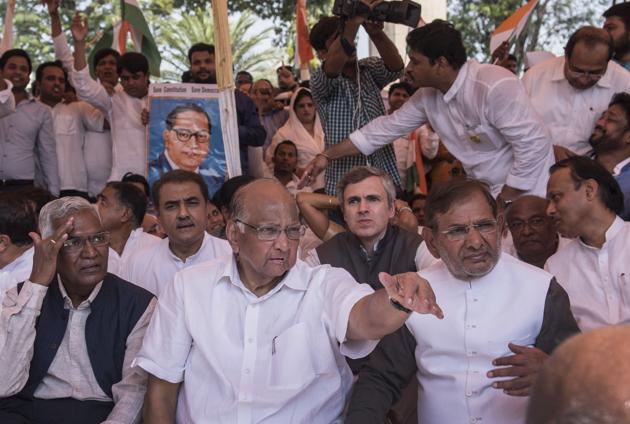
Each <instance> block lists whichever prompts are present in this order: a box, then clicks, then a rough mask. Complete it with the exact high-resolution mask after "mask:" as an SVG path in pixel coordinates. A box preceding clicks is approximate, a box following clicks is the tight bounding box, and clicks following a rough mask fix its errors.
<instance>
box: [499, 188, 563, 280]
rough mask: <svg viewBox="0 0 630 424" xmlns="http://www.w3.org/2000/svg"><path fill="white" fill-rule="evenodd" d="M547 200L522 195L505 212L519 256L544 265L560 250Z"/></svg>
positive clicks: (530, 262) (536, 264)
mask: <svg viewBox="0 0 630 424" xmlns="http://www.w3.org/2000/svg"><path fill="white" fill-rule="evenodd" d="M547 203H548V202H547V199H543V198H542V197H537V196H521V197H519V198H518V199H516V200H515V201H514V203H512V205H511V206H510V207H509V209H508V210H507V212H506V216H505V220H506V223H507V226H508V228H509V229H510V233H511V234H512V240H513V241H514V249H516V253H517V255H518V257H519V258H520V259H521V260H523V261H525V262H527V263H529V264H531V265H534V266H537V267H540V268H542V267H543V266H544V264H545V262H546V261H547V259H548V258H549V256H551V255H553V254H554V253H556V250H557V248H558V241H559V238H558V234H557V230H556V228H555V225H554V224H553V220H552V219H551V218H549V217H548V216H547Z"/></svg>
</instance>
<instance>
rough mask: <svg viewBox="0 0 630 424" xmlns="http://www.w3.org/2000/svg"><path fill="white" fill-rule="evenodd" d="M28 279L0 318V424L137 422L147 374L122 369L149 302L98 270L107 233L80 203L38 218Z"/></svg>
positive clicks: (61, 205)
mask: <svg viewBox="0 0 630 424" xmlns="http://www.w3.org/2000/svg"><path fill="white" fill-rule="evenodd" d="M39 222H40V230H41V235H42V236H41V237H40V236H39V235H37V234H36V233H31V234H32V238H33V241H34V243H35V254H34V258H33V270H32V272H31V275H30V277H29V278H28V279H27V280H26V281H25V282H24V283H21V284H20V285H18V286H17V287H14V288H12V289H11V290H9V291H8V292H7V293H6V297H5V299H4V304H3V308H2V314H1V316H0V361H1V362H2V364H4V365H3V366H2V367H0V397H1V398H2V399H0V422H2V423H11V424H13V423H42V424H43V423H46V424H62V423H63V424H74V423H76V424H90V423H94V424H96V423H102V422H107V423H128V424H131V423H135V422H137V421H138V418H139V414H140V410H141V408H142V402H143V397H144V393H145V390H146V373H144V371H143V370H141V369H138V368H132V367H131V361H132V359H133V358H134V357H135V356H136V354H137V353H138V349H140V346H141V344H142V339H143V337H144V333H145V331H146V328H147V326H148V324H149V321H150V320H151V315H152V313H153V309H154V308H155V303H156V299H155V298H154V297H153V296H152V295H151V294H150V293H149V292H147V291H146V290H144V289H142V288H140V287H137V286H135V285H133V284H130V283H128V282H126V281H124V280H121V279H120V278H118V277H116V276H115V275H113V274H108V273H107V249H108V242H109V234H108V233H107V231H104V229H103V226H102V224H101V221H100V218H99V216H98V213H97V212H96V210H95V209H94V207H93V206H92V205H90V203H88V201H87V200H84V199H82V198H79V197H66V198H62V199H58V200H54V201H52V202H50V203H48V204H47V205H46V206H45V207H44V208H43V209H42V211H41V216H40V220H39Z"/></svg>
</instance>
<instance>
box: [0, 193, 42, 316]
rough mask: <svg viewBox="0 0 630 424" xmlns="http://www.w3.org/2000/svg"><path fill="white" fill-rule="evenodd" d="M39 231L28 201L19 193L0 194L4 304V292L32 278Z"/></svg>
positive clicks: (0, 287) (0, 282) (1, 295)
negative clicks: (34, 244) (33, 235)
mask: <svg viewBox="0 0 630 424" xmlns="http://www.w3.org/2000/svg"><path fill="white" fill-rule="evenodd" d="M35 231H37V224H36V220H35V213H34V211H33V208H32V207H31V205H30V204H29V203H28V201H27V200H26V199H24V198H23V197H22V196H20V195H18V194H17V193H0V271H1V272H2V273H3V278H2V279H1V280H0V304H2V299H3V298H4V292H5V291H6V290H8V289H10V288H12V287H14V286H15V285H17V283H19V282H21V281H25V280H26V279H27V278H28V276H29V275H31V269H32V268H33V240H31V237H30V236H29V233H31V232H35Z"/></svg>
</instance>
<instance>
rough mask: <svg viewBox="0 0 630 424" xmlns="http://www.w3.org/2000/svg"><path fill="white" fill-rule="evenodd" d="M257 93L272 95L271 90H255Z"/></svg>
mask: <svg viewBox="0 0 630 424" xmlns="http://www.w3.org/2000/svg"><path fill="white" fill-rule="evenodd" d="M255 93H256V94H261V95H263V96H271V94H272V93H271V90H264V89H263V90H256V91H255Z"/></svg>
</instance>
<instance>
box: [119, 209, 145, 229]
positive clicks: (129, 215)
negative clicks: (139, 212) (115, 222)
mask: <svg viewBox="0 0 630 424" xmlns="http://www.w3.org/2000/svg"><path fill="white" fill-rule="evenodd" d="M124 209H125V210H124V211H123V214H122V216H121V217H120V220H121V222H129V221H133V219H134V216H133V211H132V210H131V208H127V207H125V208H124ZM140 225H142V223H140Z"/></svg>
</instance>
